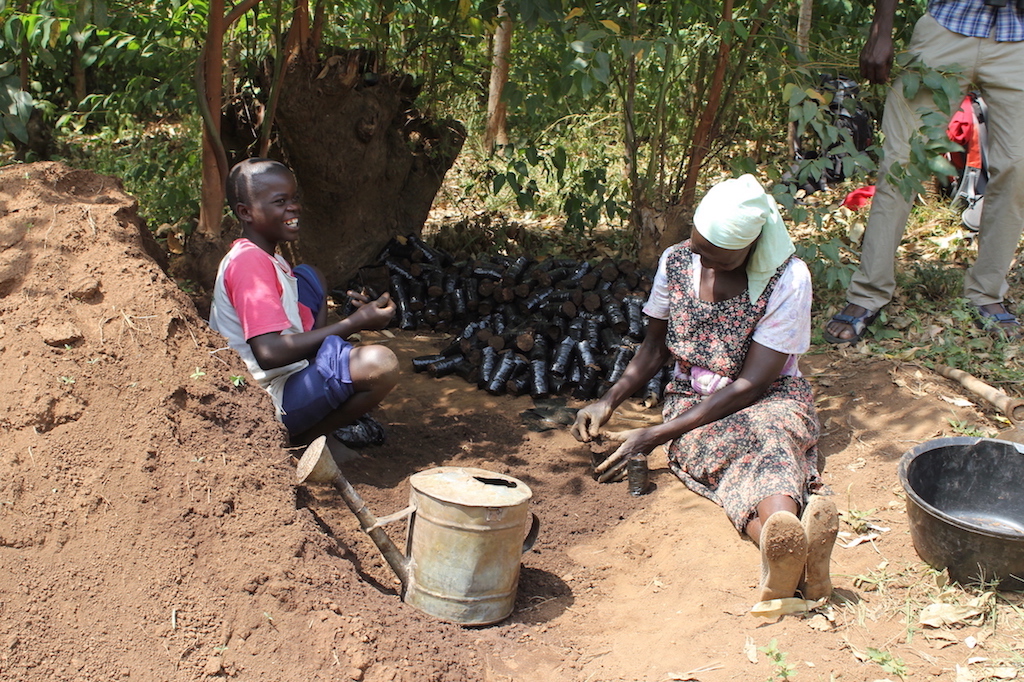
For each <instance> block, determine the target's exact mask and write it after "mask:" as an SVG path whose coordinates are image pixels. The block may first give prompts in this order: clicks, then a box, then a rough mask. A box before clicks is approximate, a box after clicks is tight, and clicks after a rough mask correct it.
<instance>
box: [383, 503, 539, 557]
mask: <svg viewBox="0 0 1024 682" xmlns="http://www.w3.org/2000/svg"><path fill="white" fill-rule="evenodd" d="M414 511H416V507H415V506H414V505H411V504H410V505H409V506H408V507H406V508H405V509H403V510H402V511H397V512H395V513H394V514H388V515H387V516H378V517H377V522H376V523H374V524H373V525H372V526H370V527H369V528H366V529H365V530H366V532H367V533H369V532H370V531H371V530H373V529H375V528H380V527H381V526H383V525H385V524H388V523H391V522H392V521H401V520H402V519H404V518H406V517H407V516H409V515H410V514H412V513H413V512H414ZM524 551H525V550H524Z"/></svg>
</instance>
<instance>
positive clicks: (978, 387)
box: [935, 365, 1024, 426]
mask: <svg viewBox="0 0 1024 682" xmlns="http://www.w3.org/2000/svg"><path fill="white" fill-rule="evenodd" d="M935 371H936V372H938V373H939V374H941V375H942V376H944V377H946V378H947V379H952V380H953V381H957V382H959V383H960V385H961V386H963V387H964V388H966V389H967V390H968V391H970V392H971V393H973V394H975V395H976V396H978V397H980V398H983V399H984V400H986V401H988V402H989V404H991V405H992V406H993V407H995V408H996V409H997V410H999V411H1000V412H1002V413H1003V414H1004V415H1006V417H1007V418H1008V419H1009V420H1010V421H1011V422H1013V424H1014V425H1015V426H1016V425H1020V424H1024V400H1021V399H1020V398H1013V397H1011V396H1008V395H1006V394H1005V393H1003V392H1002V391H1000V390H999V389H998V388H995V387H993V386H989V385H988V384H986V383H985V382H984V381H982V380H981V379H978V378H977V377H975V376H973V375H971V374H968V373H967V372H965V371H963V370H961V369H954V368H952V367H947V366H946V365H935Z"/></svg>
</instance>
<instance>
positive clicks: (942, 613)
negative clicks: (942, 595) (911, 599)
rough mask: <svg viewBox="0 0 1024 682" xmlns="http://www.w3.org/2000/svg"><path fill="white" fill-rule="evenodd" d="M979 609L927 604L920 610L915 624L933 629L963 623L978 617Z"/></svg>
mask: <svg viewBox="0 0 1024 682" xmlns="http://www.w3.org/2000/svg"><path fill="white" fill-rule="evenodd" d="M981 613H982V611H981V609H979V608H976V607H974V606H954V605H953V604H929V605H928V606H926V607H924V608H923V609H921V615H920V616H919V617H918V619H917V622H918V623H920V624H921V625H928V626H929V627H933V628H941V627H942V626H944V625H954V624H956V623H963V622H966V621H968V620H971V619H972V618H976V617H978V616H980V615H981Z"/></svg>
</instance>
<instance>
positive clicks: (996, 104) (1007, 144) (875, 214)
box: [847, 14, 1024, 310]
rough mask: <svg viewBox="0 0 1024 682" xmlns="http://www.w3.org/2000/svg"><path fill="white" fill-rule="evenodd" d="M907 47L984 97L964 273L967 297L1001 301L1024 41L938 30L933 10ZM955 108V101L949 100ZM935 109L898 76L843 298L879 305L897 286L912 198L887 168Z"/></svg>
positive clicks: (1017, 189) (1019, 166) (1022, 172)
mask: <svg viewBox="0 0 1024 682" xmlns="http://www.w3.org/2000/svg"><path fill="white" fill-rule="evenodd" d="M909 51H910V52H911V53H915V54H918V55H920V57H921V59H922V61H923V62H924V63H925V64H928V65H929V66H931V67H933V68H938V67H942V66H949V65H954V64H955V65H958V66H959V67H960V68H961V69H962V73H961V78H960V89H961V92H962V93H964V94H966V92H967V91H968V90H969V89H972V88H977V89H979V90H980V91H981V94H982V97H984V98H985V101H986V102H987V103H988V114H989V123H988V139H989V183H988V187H987V188H986V190H985V203H984V207H983V212H982V216H981V228H980V231H979V233H978V257H977V260H976V261H975V263H974V265H973V266H972V267H971V268H970V269H969V270H968V271H967V273H966V275H965V277H964V296H965V297H966V298H967V299H969V300H970V301H971V302H972V303H974V304H976V305H987V304H989V303H999V302H1000V301H1002V300H1003V296H1005V294H1006V291H1007V289H1008V288H1009V287H1008V284H1007V282H1006V275H1007V273H1008V272H1009V270H1010V266H1011V265H1012V263H1013V259H1014V255H1015V253H1016V250H1017V244H1018V242H1019V241H1020V236H1021V230H1022V228H1024V42H1002V43H1000V42H996V41H995V40H992V39H991V38H970V37H967V36H962V35H959V34H957V33H953V32H952V31H948V30H946V29H945V28H943V27H942V26H941V25H940V24H939V23H938V22H937V21H935V19H933V18H932V17H931V15H928V14H926V15H925V16H923V17H922V18H921V19H920V20H919V21H918V22H917V25H916V26H915V27H914V34H913V37H912V38H911V42H910V47H909ZM950 104H951V105H952V106H953V108H954V111H955V110H956V108H957V105H958V104H959V102H951V103H950ZM922 107H924V108H927V109H932V110H934V109H935V108H936V107H935V103H934V102H933V101H932V95H931V91H930V90H928V89H927V88H925V87H923V86H922V87H921V91H920V92H918V94H917V96H916V97H915V98H914V99H913V100H910V101H908V100H907V99H906V98H905V97H904V96H903V87H902V84H901V83H900V82H898V81H897V82H896V83H894V84H893V86H892V87H890V88H889V94H888V96H887V98H886V101H885V112H884V114H883V116H882V133H883V135H884V136H885V140H884V143H883V154H884V159H883V161H882V164H881V166H880V168H879V172H878V177H879V181H878V186H877V188H876V190H875V197H874V199H873V200H872V205H871V214H870V216H869V217H868V224H867V228H866V229H865V232H864V240H863V244H862V246H861V265H860V270H859V271H858V272H856V273H855V274H854V276H853V279H852V281H851V282H850V288H849V290H848V292H847V300H848V301H849V302H850V303H855V304H857V305H859V306H863V307H864V308H867V309H869V310H878V309H879V308H881V307H882V306H884V305H885V304H886V303H888V302H889V301H890V300H891V299H892V295H893V291H894V290H895V288H896V278H895V263H894V261H895V258H896V249H897V248H898V247H899V244H900V241H901V240H902V238H903V231H904V229H905V228H906V225H907V219H908V218H909V217H910V207H911V203H912V202H911V201H907V200H905V199H904V198H903V196H902V195H901V194H900V192H899V190H898V189H896V188H895V187H893V186H892V185H890V184H889V183H888V182H886V180H885V176H886V174H887V172H888V169H889V166H890V165H891V164H893V163H903V162H906V160H907V159H908V158H909V155H910V137H911V135H912V134H913V133H914V131H916V130H917V129H918V128H919V127H920V125H921V123H920V116H919V115H918V114H917V113H916V112H917V111H918V109H919V108H922Z"/></svg>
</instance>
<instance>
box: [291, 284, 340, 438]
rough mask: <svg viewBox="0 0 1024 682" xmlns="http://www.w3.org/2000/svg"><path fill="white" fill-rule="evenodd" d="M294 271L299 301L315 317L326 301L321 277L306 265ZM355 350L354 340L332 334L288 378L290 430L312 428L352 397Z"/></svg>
mask: <svg viewBox="0 0 1024 682" xmlns="http://www.w3.org/2000/svg"><path fill="white" fill-rule="evenodd" d="M293 272H294V274H295V278H296V279H297V280H298V281H299V302H300V303H302V304H303V305H305V306H307V307H308V308H309V309H310V310H312V311H313V315H314V316H315V315H316V314H317V312H319V310H320V306H322V305H323V304H324V301H325V300H326V298H325V295H324V291H323V288H322V287H321V286H320V279H319V278H318V277H317V276H316V273H315V272H313V270H312V268H310V267H308V266H306V265H299V266H296V267H295V268H294V269H293ZM351 353H352V344H351V343H349V342H348V341H345V340H344V339H342V338H341V337H340V336H328V337H327V338H326V339H324V342H323V343H322V344H320V350H318V351H317V353H316V358H315V359H311V360H310V363H309V367H307V368H305V369H303V370H302V371H299V372H296V373H295V374H293V375H292V376H290V377H289V378H288V381H287V383H286V384H285V386H284V397H283V399H282V401H281V402H282V404H281V408H282V411H283V415H282V416H281V421H282V422H284V425H285V427H287V429H288V433H290V434H292V435H297V434H300V433H303V432H305V431H308V430H309V429H311V428H313V427H314V426H316V425H317V424H318V423H319V422H321V421H322V420H323V419H324V418H325V417H327V415H329V414H330V413H331V412H334V411H335V410H337V409H338V408H339V407H340V406H341V405H342V404H343V403H344V402H345V401H346V400H348V399H349V398H351V397H352V394H353V393H355V388H354V387H353V386H352V374H351V372H350V371H349V356H350V355H351Z"/></svg>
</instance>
